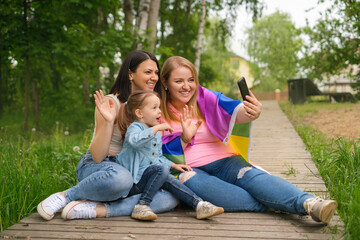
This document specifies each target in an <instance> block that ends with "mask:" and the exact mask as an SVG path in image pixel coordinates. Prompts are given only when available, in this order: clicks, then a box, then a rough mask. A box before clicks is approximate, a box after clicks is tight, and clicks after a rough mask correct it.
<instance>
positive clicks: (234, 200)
mask: <svg viewBox="0 0 360 240" xmlns="http://www.w3.org/2000/svg"><path fill="white" fill-rule="evenodd" d="M193 170H194V171H195V173H193V172H187V173H185V174H183V175H181V176H180V181H182V182H183V183H184V184H185V185H186V186H187V187H189V188H190V189H191V190H193V191H194V192H195V193H196V194H197V195H198V196H199V197H201V198H202V199H204V200H205V201H209V202H211V203H213V204H215V205H217V206H220V207H223V208H224V209H225V211H228V212H230V211H233V212H234V211H254V212H265V211H267V210H268V209H269V208H272V209H275V210H281V211H286V212H290V213H295V214H298V215H306V214H307V213H306V211H305V209H304V202H305V200H306V199H309V198H313V197H314V196H313V195H311V194H310V193H307V192H304V191H302V190H300V189H299V188H297V187H296V186H294V185H293V184H291V183H289V182H288V181H286V180H284V179H282V178H280V177H277V176H274V175H270V174H268V173H266V172H264V171H262V170H260V169H258V168H256V167H253V166H252V165H251V164H249V163H248V162H247V161H246V160H245V159H243V158H242V157H241V156H239V155H234V156H231V157H227V158H223V159H220V160H217V161H215V162H212V163H209V164H207V165H204V166H201V167H197V168H193ZM186 175H187V176H186Z"/></svg>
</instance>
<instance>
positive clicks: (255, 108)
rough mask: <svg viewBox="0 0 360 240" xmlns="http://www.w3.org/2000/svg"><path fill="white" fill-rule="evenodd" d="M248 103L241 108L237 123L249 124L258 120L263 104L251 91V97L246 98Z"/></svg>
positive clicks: (244, 102) (244, 103)
mask: <svg viewBox="0 0 360 240" xmlns="http://www.w3.org/2000/svg"><path fill="white" fill-rule="evenodd" d="M246 99H247V101H243V105H242V106H241V107H240V108H239V111H238V113H237V116H236V123H247V122H251V121H253V120H255V119H257V118H258V117H259V116H260V113H261V111H262V104H261V103H260V102H259V101H258V100H257V98H256V97H255V95H254V94H253V93H252V92H251V91H250V96H246Z"/></svg>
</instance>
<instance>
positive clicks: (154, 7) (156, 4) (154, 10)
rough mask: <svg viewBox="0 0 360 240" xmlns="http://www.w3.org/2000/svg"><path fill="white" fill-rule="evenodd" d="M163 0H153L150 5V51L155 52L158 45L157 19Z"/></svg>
mask: <svg viewBox="0 0 360 240" xmlns="http://www.w3.org/2000/svg"><path fill="white" fill-rule="evenodd" d="M160 1H161V0H153V1H151V5H150V12H149V19H148V27H147V28H148V30H149V31H148V32H149V37H150V40H149V43H150V52H152V53H154V51H155V45H156V32H157V21H158V18H159V8H160Z"/></svg>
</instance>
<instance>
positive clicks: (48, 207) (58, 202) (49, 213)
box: [37, 192, 68, 220]
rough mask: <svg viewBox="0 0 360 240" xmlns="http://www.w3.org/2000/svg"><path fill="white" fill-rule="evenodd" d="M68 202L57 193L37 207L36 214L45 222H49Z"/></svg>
mask: <svg viewBox="0 0 360 240" xmlns="http://www.w3.org/2000/svg"><path fill="white" fill-rule="evenodd" d="M67 203H68V202H67V201H66V199H65V197H64V196H62V195H61V194H60V192H58V193H54V194H52V195H50V196H49V197H48V198H46V199H45V200H43V201H42V202H41V203H39V205H38V206H37V212H38V213H39V214H40V216H41V217H42V218H43V219H45V220H51V219H52V218H53V217H54V216H55V213H57V212H58V211H59V210H61V209H62V208H63V207H65V206H66V204H67Z"/></svg>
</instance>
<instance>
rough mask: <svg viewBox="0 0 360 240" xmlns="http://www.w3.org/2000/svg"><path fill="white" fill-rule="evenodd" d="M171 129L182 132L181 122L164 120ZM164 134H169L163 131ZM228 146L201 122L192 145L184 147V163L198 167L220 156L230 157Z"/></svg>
mask: <svg viewBox="0 0 360 240" xmlns="http://www.w3.org/2000/svg"><path fill="white" fill-rule="evenodd" d="M168 107H169V108H170V109H171V110H172V111H173V112H174V113H175V114H176V115H177V116H179V115H180V112H179V111H177V110H176V109H175V108H174V107H173V106H172V105H171V104H168ZM196 121H197V120H196V119H193V123H196ZM166 122H167V123H168V124H169V125H170V126H171V127H172V128H173V129H174V132H182V128H181V123H180V122H174V121H171V122H170V121H166ZM163 134H164V135H168V134H170V133H169V132H167V131H165V132H164V133H163ZM235 154H236V153H235V152H233V151H232V150H231V149H230V148H229V147H228V146H226V145H225V144H223V143H222V142H221V141H220V140H219V139H218V138H217V137H216V136H215V135H214V134H212V133H211V132H210V130H209V128H208V127H207V125H206V124H205V122H203V123H202V124H201V126H200V127H199V129H198V131H197V132H196V134H195V136H194V145H192V146H191V145H188V146H187V147H186V148H185V149H184V155H185V161H186V164H187V165H189V166H190V167H200V166H203V165H206V164H209V163H212V162H214V161H216V160H219V159H221V158H225V157H230V156H233V155H235Z"/></svg>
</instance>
